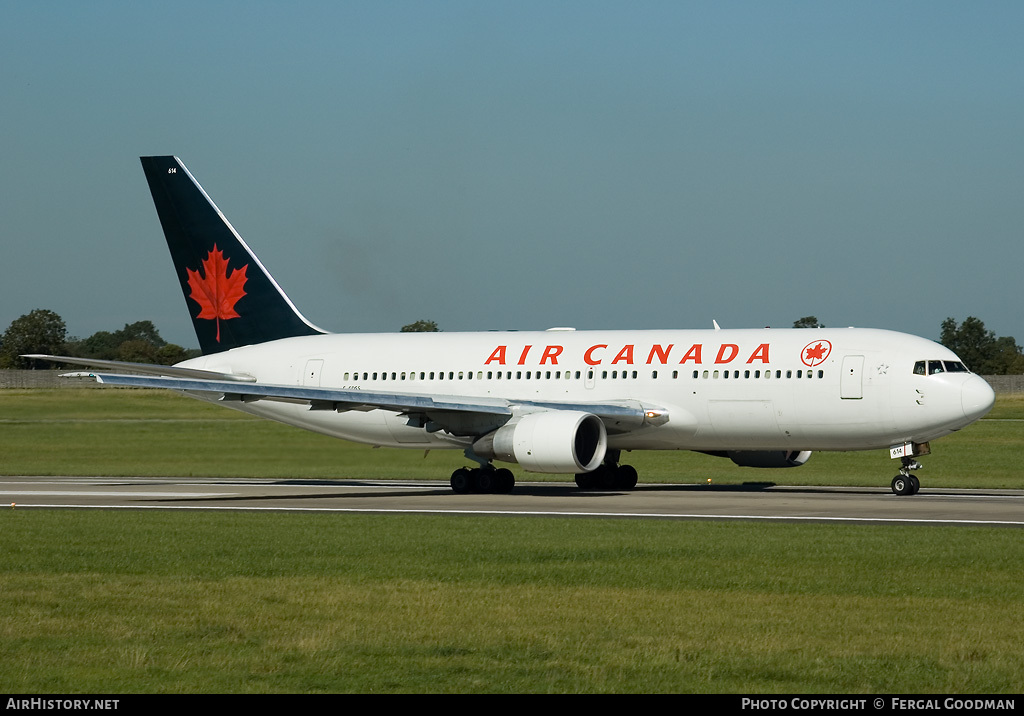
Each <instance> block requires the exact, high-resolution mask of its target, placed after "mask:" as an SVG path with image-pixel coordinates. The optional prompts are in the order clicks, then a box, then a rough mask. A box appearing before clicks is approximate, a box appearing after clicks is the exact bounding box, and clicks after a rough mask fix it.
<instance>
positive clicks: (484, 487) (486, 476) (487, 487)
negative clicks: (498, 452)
mask: <svg viewBox="0 0 1024 716" xmlns="http://www.w3.org/2000/svg"><path fill="white" fill-rule="evenodd" d="M473 472H474V473H475V476H476V489H477V491H478V492H483V493H484V494H489V493H492V492H498V491H499V490H498V480H497V479H495V475H494V473H495V470H494V468H486V467H483V468H480V469H479V470H473Z"/></svg>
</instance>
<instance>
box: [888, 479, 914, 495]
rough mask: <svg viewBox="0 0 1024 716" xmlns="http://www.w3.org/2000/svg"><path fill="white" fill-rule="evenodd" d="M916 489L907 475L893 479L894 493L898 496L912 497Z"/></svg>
mask: <svg viewBox="0 0 1024 716" xmlns="http://www.w3.org/2000/svg"><path fill="white" fill-rule="evenodd" d="M913 489H914V487H913V483H912V482H911V480H910V478H909V477H907V476H905V475H897V476H896V477H894V478H893V479H892V491H893V492H895V493H896V494H897V495H910V494H913V493H912V492H911V491H912V490H913Z"/></svg>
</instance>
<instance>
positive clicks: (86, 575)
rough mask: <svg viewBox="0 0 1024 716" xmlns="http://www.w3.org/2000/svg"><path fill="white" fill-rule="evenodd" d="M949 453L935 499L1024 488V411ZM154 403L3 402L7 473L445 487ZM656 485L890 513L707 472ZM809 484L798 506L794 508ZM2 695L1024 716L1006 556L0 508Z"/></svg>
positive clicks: (625, 531)
mask: <svg viewBox="0 0 1024 716" xmlns="http://www.w3.org/2000/svg"><path fill="white" fill-rule="evenodd" d="M991 418H993V420H990V421H985V422H982V423H979V424H976V425H974V426H971V427H970V428H968V429H966V430H964V431H962V432H961V433H958V434H956V435H953V436H950V437H949V438H947V439H945V440H942V441H937V442H936V443H935V444H934V445H933V450H934V453H933V455H931V456H929V457H928V458H926V461H925V464H926V469H925V470H924V471H922V473H921V475H922V478H924V483H925V485H926V486H928V485H932V484H948V485H950V486H963V487H1024V480H1022V477H1021V475H1020V474H1019V473H1020V470H1019V467H1017V463H1016V459H1017V455H1019V454H1020V448H1021V443H1022V433H1024V423H1020V422H1015V421H1017V420H1020V419H1021V418H1024V400H1021V399H1017V398H1012V399H1010V398H1004V397H1003V396H1000V399H999V401H998V402H997V406H996V409H995V411H994V412H993V414H992V415H991ZM461 460H462V458H461V456H460V455H459V454H458V453H440V452H432V453H430V455H429V456H427V457H426V458H424V457H423V454H422V452H405V451H397V450H372V449H369V448H365V447H360V446H352V445H348V444H345V443H342V442H340V441H336V440H331V439H328V438H323V437H320V436H316V435H312V434H309V433H305V432H303V431H300V430H296V429H292V428H287V427H285V426H278V425H274V424H271V423H268V422H265V421H259V420H255V419H251V418H248V417H247V416H244V415H240V414H237V413H234V412H231V411H226V410H223V409H218V408H216V407H215V406H208V405H205V404H202V403H199V402H195V401H190V400H187V399H185V398H179V397H176V396H172V395H169V394H164V393H151V392H146V391H101V390H53V391H0V471H2V472H3V473H6V474H20V475H26V474H27V475H46V474H78V475H89V474H96V475H189V474H194V475H210V476H219V475H224V476H232V475H243V476H245V475H249V476H280V477H297V476H301V477H324V478H328V477H337V478H349V477H352V478H367V477H395V478H410V477H414V478H430V479H436V478H438V477H440V478H444V477H446V476H447V474H448V472H450V469H451V467H452V466H453V465H456V464H460V463H461ZM630 461H631V462H633V464H635V465H637V466H638V468H640V470H641V474H642V477H643V479H644V480H646V481H681V482H705V481H706V480H707V479H708V478H709V477H710V478H712V479H713V480H714V481H716V482H743V481H760V480H764V479H766V478H765V477H764V476H765V475H768V478H767V479H770V480H772V481H774V482H777V483H779V484H806V483H820V484H856V485H875V486H885V485H887V484H888V479H889V474H890V473H892V472H894V471H895V468H894V467H893V463H892V462H890V461H889V459H888V455H887V454H886V453H845V454H822V455H815V456H813V457H812V459H811V461H810V462H809V463H808V464H807V465H806V466H804V467H801V468H798V469H792V470H770V471H753V470H750V469H740V468H737V467H735V466H734V465H732V463H731V462H729V461H727V460H718V459H714V458H708V457H704V456H699V455H691V454H689V453H679V454H675V453H673V454H637V455H634V456H632V457H631V458H630ZM796 480H799V482H795V481H796ZM0 514H2V516H0V554H2V555H3V560H2V566H0V687H2V688H5V689H6V690H7V691H8V692H9V693H135V692H143V693H158V692H168V693H170V692H173V693H186V692H187V693H193V692H195V693H237V692H247V693H257V692H278V693H280V692H284V693H311V692H358V693H371V692H385V693H386V692H405V693H410V692H414V693H422V692H433V693H448V692H459V693H466V692H500V693H519V692H540V693H551V692H560V693H561V692H585V693H608V692H645V693H654V692H662V693H664V692H669V693H671V692H715V693H925V692H938V693H997V692H999V693H1019V692H1020V691H1021V690H1022V689H1024V652H1022V650H1021V649H1020V644H1021V643H1024V619H1021V617H1020V609H1021V604H1024V580H1021V578H1020V566H1021V564H1022V563H1024V539H1022V538H1021V532H1020V531H1018V530H1013V529H994V528H981V527H977V528H963V527H960V528H954V527H925V526H890V527H877V526H865V525H860V526H848V525H838V526H837V525H787V524H754V523H733V522H730V523H709V522H679V521H642V520H625V519H623V520H601V519H553V518H543V519H541V518H506V517H500V518H499V517H493V518H481V517H470V516H464V517H450V516H384V515H351V514H341V515H293V514H276V513H261V514H249V513H237V514H223V513H218V514H207V513H198V512H197V513H191V512H174V513H165V512H150V511H139V512H132V511H72V510H19V509H13V510H12V509H5V510H3V511H2V513H0Z"/></svg>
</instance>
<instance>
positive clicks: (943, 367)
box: [914, 360, 970, 375]
mask: <svg viewBox="0 0 1024 716" xmlns="http://www.w3.org/2000/svg"><path fill="white" fill-rule="evenodd" d="M937 373H970V371H969V370H967V366H965V365H964V364H963V363H961V362H960V361H958V360H919V361H917V362H916V363H914V375H936V374H937Z"/></svg>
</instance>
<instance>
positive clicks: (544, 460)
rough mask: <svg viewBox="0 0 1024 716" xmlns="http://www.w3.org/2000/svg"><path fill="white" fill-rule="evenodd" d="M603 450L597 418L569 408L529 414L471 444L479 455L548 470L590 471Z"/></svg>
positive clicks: (605, 439)
mask: <svg viewBox="0 0 1024 716" xmlns="http://www.w3.org/2000/svg"><path fill="white" fill-rule="evenodd" d="M607 449H608V433H607V431H606V430H605V427H604V423H603V422H601V419H600V418H599V417H597V416H596V415H592V414H591V413H582V412H577V411H570V410H549V411H545V412H541V413H529V414H528V415H524V416H522V417H521V418H519V419H518V420H515V421H514V422H510V423H508V424H507V425H503V426H502V427H500V428H498V429H497V430H495V431H494V432H492V433H488V434H487V435H485V436H483V437H482V438H480V439H479V440H477V441H476V442H475V443H473V452H475V453H476V454H477V455H479V456H480V457H483V458H487V459H496V460H503V461H505V462H517V463H519V464H520V465H522V466H523V467H524V468H525V469H526V470H528V471H529V472H548V473H580V472H590V471H591V470H594V469H596V468H597V467H598V466H600V464H601V462H602V461H603V460H604V454H605V451H606V450H607Z"/></svg>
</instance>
